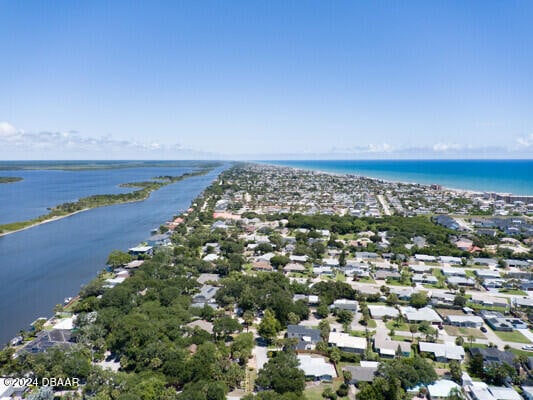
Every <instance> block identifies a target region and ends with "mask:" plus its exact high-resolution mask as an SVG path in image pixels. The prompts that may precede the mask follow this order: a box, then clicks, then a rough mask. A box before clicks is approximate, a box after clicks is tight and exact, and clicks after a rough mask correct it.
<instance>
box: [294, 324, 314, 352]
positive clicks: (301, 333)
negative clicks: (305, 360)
mask: <svg viewBox="0 0 533 400" xmlns="http://www.w3.org/2000/svg"><path fill="white" fill-rule="evenodd" d="M286 336H287V338H289V339H294V338H295V339H298V343H297V344H296V350H314V349H315V346H316V344H317V343H318V342H321V341H322V337H321V336H320V330H319V329H314V328H308V327H306V326H301V325H288V326H287V335H286Z"/></svg>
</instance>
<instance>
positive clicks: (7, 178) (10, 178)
mask: <svg viewBox="0 0 533 400" xmlns="http://www.w3.org/2000/svg"><path fill="white" fill-rule="evenodd" d="M21 180H22V178H19V177H18V176H0V183H15V182H20V181H21Z"/></svg>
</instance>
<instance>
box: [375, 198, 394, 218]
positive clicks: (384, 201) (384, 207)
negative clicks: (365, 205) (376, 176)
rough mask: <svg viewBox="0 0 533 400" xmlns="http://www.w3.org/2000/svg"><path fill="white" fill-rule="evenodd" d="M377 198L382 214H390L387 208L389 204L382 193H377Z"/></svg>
mask: <svg viewBox="0 0 533 400" xmlns="http://www.w3.org/2000/svg"><path fill="white" fill-rule="evenodd" d="M377 198H378V200H379V202H380V203H381V207H383V214H385V215H391V212H390V209H389V205H388V204H387V200H385V198H384V197H383V195H382V194H378V195H377Z"/></svg>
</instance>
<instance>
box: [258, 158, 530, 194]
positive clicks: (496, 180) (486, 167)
mask: <svg viewBox="0 0 533 400" xmlns="http://www.w3.org/2000/svg"><path fill="white" fill-rule="evenodd" d="M263 163H268V164H275V165H284V166H289V167H295V168H303V169H311V170H318V171H326V172H335V173H348V174H356V175H362V176H368V177H372V178H379V179H385V180H391V181H400V182H414V183H422V184H440V185H442V186H444V187H448V188H454V189H465V190H474V191H490V192H499V193H513V194H517V195H533V160H356V161H354V160H318V161H310V160H309V161H306V160H298V161H294V160H290V161H264V162H263Z"/></svg>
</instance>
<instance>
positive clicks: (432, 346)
mask: <svg viewBox="0 0 533 400" xmlns="http://www.w3.org/2000/svg"><path fill="white" fill-rule="evenodd" d="M418 348H419V350H420V353H428V354H432V355H433V357H434V358H435V361H438V362H448V361H451V360H457V361H462V360H463V359H464V357H465V350H464V348H463V347H462V346H457V345H455V344H454V343H428V342H419V343H418Z"/></svg>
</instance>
